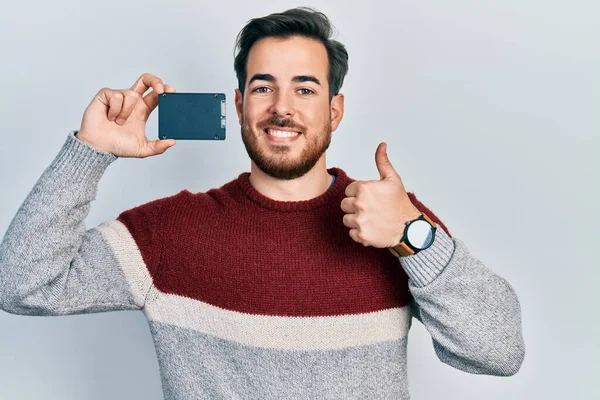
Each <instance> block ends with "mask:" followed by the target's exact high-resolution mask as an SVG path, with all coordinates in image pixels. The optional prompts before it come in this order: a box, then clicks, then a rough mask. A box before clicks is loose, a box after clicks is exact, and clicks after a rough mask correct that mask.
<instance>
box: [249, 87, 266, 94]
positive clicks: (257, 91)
mask: <svg viewBox="0 0 600 400" xmlns="http://www.w3.org/2000/svg"><path fill="white" fill-rule="evenodd" d="M261 89H269V88H268V87H266V86H258V87H256V88H254V89H252V93H267V92H266V91H262V90H261Z"/></svg>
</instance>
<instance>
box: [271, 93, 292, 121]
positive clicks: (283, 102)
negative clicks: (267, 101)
mask: <svg viewBox="0 0 600 400" xmlns="http://www.w3.org/2000/svg"><path fill="white" fill-rule="evenodd" d="M269 112H270V113H271V114H276V115H279V116H281V117H292V116H294V104H293V99H292V96H290V95H288V94H286V93H284V92H282V91H280V92H278V93H277V94H276V95H275V96H273V103H272V104H271V106H270V107H269Z"/></svg>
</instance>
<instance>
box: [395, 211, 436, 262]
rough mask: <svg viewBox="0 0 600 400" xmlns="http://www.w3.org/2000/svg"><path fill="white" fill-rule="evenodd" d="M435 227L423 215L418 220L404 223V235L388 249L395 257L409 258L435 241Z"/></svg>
mask: <svg viewBox="0 0 600 400" xmlns="http://www.w3.org/2000/svg"><path fill="white" fill-rule="evenodd" d="M436 229H437V225H436V223H435V222H433V221H432V220H431V219H430V218H429V217H428V216H427V215H425V213H421V216H420V217H419V218H416V219H413V220H412V221H407V222H406V227H405V228H404V235H402V238H401V239H400V242H399V243H398V244H397V245H395V246H394V247H388V249H389V250H390V251H391V252H392V254H393V255H395V256H396V257H404V256H411V255H414V254H417V253H418V252H420V251H421V250H425V249H426V248H428V247H429V246H431V244H432V243H433V240H434V239H435V230H436Z"/></svg>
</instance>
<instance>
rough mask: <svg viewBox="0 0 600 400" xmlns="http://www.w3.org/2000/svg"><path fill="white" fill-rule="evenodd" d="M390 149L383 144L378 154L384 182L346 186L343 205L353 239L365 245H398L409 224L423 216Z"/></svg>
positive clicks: (358, 182)
mask: <svg viewBox="0 0 600 400" xmlns="http://www.w3.org/2000/svg"><path fill="white" fill-rule="evenodd" d="M386 150H387V144H386V143H385V142H382V143H380V144H379V146H378V147H377V151H376V152H375V163H376V164H377V170H379V175H380V179H379V180H372V181H355V182H352V183H351V184H349V185H348V186H347V187H346V198H345V199H344V200H342V203H341V208H342V210H343V211H344V212H345V213H346V215H344V218H343V222H344V225H346V226H347V227H348V228H350V237H351V238H352V239H354V241H356V242H358V243H362V244H363V245H364V246H374V247H381V248H385V247H393V246H395V245H397V244H398V242H400V239H401V238H402V235H403V234H404V228H405V225H406V222H407V221H412V220H413V219H415V218H418V217H419V216H420V215H421V212H420V211H419V210H418V209H417V208H416V207H415V206H414V205H413V204H412V202H411V201H410V198H409V197H408V194H407V193H406V190H405V189H404V185H403V184H402V179H400V175H398V173H397V172H396V170H394V167H393V166H392V164H391V163H390V160H389V159H388V156H387V152H386Z"/></svg>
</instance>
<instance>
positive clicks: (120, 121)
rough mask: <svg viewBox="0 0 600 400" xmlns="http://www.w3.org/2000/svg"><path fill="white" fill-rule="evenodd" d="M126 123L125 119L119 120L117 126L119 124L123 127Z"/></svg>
mask: <svg viewBox="0 0 600 400" xmlns="http://www.w3.org/2000/svg"><path fill="white" fill-rule="evenodd" d="M124 123H125V120H124V119H123V118H119V119H118V120H117V124H119V125H123V124H124Z"/></svg>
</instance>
